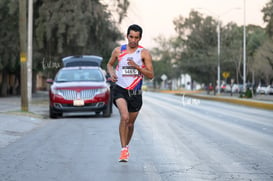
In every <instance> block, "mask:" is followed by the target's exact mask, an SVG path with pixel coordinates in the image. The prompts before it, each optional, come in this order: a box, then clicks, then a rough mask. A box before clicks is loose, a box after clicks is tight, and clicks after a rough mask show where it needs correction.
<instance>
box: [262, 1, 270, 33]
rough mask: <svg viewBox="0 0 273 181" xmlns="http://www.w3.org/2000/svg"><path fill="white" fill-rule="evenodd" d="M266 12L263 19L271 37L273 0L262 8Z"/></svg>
mask: <svg viewBox="0 0 273 181" xmlns="http://www.w3.org/2000/svg"><path fill="white" fill-rule="evenodd" d="M262 12H263V13H264V16H263V20H264V22H265V23H267V25H266V33H267V34H268V35H269V37H272V36H273V0H270V1H269V2H268V3H267V4H266V5H265V7H264V8H263V9H262Z"/></svg>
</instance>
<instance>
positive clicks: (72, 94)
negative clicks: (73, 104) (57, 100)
mask: <svg viewBox="0 0 273 181" xmlns="http://www.w3.org/2000/svg"><path fill="white" fill-rule="evenodd" d="M60 92H61V94H62V95H63V97H64V99H66V100H75V99H82V100H87V99H93V97H94V96H95V95H96V92H97V89H88V90H82V91H80V92H78V91H75V90H60Z"/></svg>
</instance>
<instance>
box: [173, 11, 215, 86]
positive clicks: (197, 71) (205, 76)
mask: <svg viewBox="0 0 273 181" xmlns="http://www.w3.org/2000/svg"><path fill="white" fill-rule="evenodd" d="M174 25H175V30H176V32H177V34H178V37H177V39H179V40H181V43H183V44H181V45H180V46H181V48H180V50H181V51H180V52H179V53H180V55H177V58H178V60H177V61H178V62H177V64H178V66H179V67H180V69H183V71H184V72H185V73H189V74H190V75H191V76H192V78H193V79H194V80H197V81H199V82H206V83H209V82H215V75H216V65H217V49H216V47H217V46H216V45H217V33H216V27H217V21H216V20H214V19H213V18H212V17H210V16H209V17H206V18H203V16H202V14H200V13H199V12H197V11H191V12H190V14H189V18H186V19H184V18H183V17H181V16H180V17H178V18H177V19H175V20H174Z"/></svg>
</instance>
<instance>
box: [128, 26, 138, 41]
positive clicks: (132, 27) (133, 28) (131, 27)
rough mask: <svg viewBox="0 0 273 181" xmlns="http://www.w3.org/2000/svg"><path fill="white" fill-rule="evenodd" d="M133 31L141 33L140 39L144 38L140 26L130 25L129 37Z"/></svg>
mask: <svg viewBox="0 0 273 181" xmlns="http://www.w3.org/2000/svg"><path fill="white" fill-rule="evenodd" d="M131 30H133V31H136V32H139V35H140V38H141V37H142V28H141V27H140V26H139V25H136V24H133V25H130V26H129V27H128V30H127V36H128V35H129V34H130V31H131Z"/></svg>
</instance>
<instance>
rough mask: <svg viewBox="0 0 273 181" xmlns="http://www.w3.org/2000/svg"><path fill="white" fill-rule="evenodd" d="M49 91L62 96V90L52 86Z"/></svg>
mask: <svg viewBox="0 0 273 181" xmlns="http://www.w3.org/2000/svg"><path fill="white" fill-rule="evenodd" d="M51 92H52V94H55V95H59V96H62V97H63V93H62V91H61V90H59V89H54V88H52V89H51Z"/></svg>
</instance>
